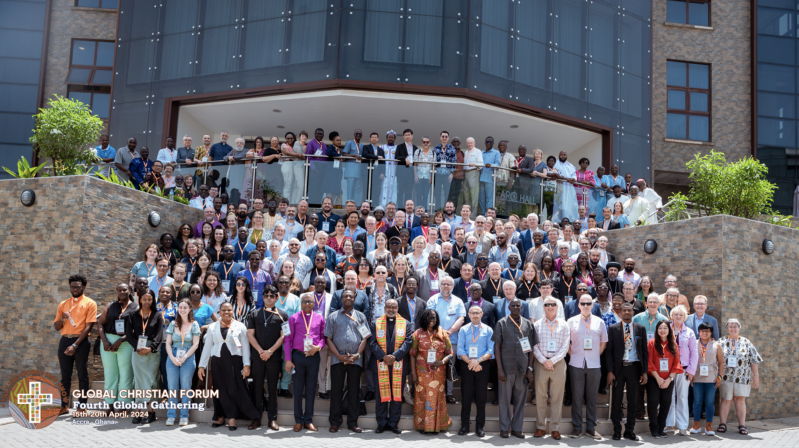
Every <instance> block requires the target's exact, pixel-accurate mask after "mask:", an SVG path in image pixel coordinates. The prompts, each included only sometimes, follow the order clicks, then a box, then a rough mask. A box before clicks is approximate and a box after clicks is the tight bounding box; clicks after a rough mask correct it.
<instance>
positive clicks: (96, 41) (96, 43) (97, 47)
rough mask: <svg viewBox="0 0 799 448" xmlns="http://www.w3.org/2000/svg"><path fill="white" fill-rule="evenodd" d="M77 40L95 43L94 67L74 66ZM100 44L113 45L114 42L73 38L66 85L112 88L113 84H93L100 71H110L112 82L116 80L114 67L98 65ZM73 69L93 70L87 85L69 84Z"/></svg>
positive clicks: (70, 46) (70, 45) (70, 44)
mask: <svg viewBox="0 0 799 448" xmlns="http://www.w3.org/2000/svg"><path fill="white" fill-rule="evenodd" d="M76 40H79V41H85V42H93V43H94V59H93V61H92V62H93V64H92V65H79V64H73V63H72V57H73V56H74V55H73V51H74V49H75V45H74V44H75V41H76ZM100 42H107V43H111V44H113V43H114V41H113V40H103V39H80V38H73V39H72V40H71V41H70V43H69V71H68V72H67V78H66V79H67V80H66V81H65V83H66V84H68V85H90V86H109V87H110V86H111V83H108V84H95V83H94V82H93V81H94V75H95V73H96V72H97V71H98V70H109V71H111V72H112V73H111V80H112V82H113V78H114V77H113V70H114V66H113V65H108V66H107V65H97V50H98V49H99V43H100ZM73 69H84V70H86V69H88V70H91V71H90V72H89V78H88V82H87V83H85V84H84V83H74V82H73V83H71V82H69V76H70V75H71V74H72V70H73Z"/></svg>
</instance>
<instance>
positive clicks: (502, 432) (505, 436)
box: [499, 431, 508, 439]
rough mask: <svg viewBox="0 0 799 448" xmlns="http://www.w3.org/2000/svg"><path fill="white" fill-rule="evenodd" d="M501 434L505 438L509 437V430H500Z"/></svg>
mask: <svg viewBox="0 0 799 448" xmlns="http://www.w3.org/2000/svg"><path fill="white" fill-rule="evenodd" d="M499 436H500V437H502V438H503V439H507V438H508V431H500V432H499Z"/></svg>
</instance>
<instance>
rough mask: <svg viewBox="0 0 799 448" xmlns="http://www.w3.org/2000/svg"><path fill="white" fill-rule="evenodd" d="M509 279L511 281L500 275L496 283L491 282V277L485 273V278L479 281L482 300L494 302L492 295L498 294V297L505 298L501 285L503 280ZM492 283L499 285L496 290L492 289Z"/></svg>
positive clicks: (503, 282)
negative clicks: (481, 289)
mask: <svg viewBox="0 0 799 448" xmlns="http://www.w3.org/2000/svg"><path fill="white" fill-rule="evenodd" d="M509 281H511V280H506V279H504V278H501V277H500V279H499V282H498V283H493V282H491V277H490V276H489V275H486V279H485V280H483V281H481V282H480V286H481V287H482V288H483V300H488V301H489V302H491V303H495V302H494V296H498V297H499V298H500V299H504V298H505V291H503V289H502V285H504V284H505V282H509ZM514 283H515V282H514ZM494 284H498V285H499V290H498V291H496V292H495V291H494ZM503 317H504V316H503ZM497 320H499V319H497Z"/></svg>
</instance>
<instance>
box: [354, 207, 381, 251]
mask: <svg viewBox="0 0 799 448" xmlns="http://www.w3.org/2000/svg"><path fill="white" fill-rule="evenodd" d="M364 223H365V224H366V232H363V233H361V234H360V235H358V236H357V237H355V241H360V242H362V243H363V247H364V248H365V249H366V252H365V253H367V254H368V253H369V252H371V251H373V250H375V249H377V219H375V217H374V216H369V217H367V218H366V220H365V221H364Z"/></svg>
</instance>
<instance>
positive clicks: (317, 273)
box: [302, 252, 336, 294]
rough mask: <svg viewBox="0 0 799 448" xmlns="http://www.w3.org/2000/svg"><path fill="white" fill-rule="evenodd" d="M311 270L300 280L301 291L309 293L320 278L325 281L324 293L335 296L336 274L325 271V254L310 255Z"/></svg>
mask: <svg viewBox="0 0 799 448" xmlns="http://www.w3.org/2000/svg"><path fill="white" fill-rule="evenodd" d="M312 255H313V258H312V259H311V260H312V261H313V268H311V270H310V271H308V273H307V274H305V277H304V278H303V280H302V289H303V291H310V290H311V289H312V288H313V285H315V282H316V279H317V278H319V277H321V278H322V279H324V280H325V292H327V293H329V294H335V292H336V274H335V273H334V272H333V271H331V270H329V269H327V254H326V253H325V252H316V253H312Z"/></svg>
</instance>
